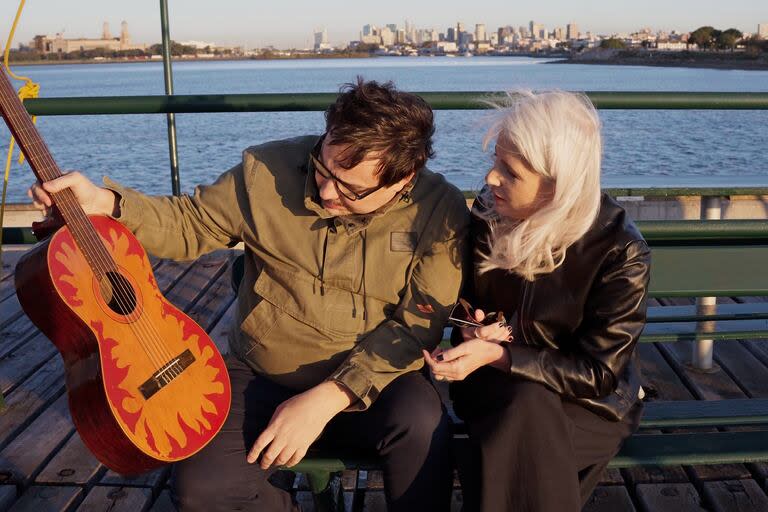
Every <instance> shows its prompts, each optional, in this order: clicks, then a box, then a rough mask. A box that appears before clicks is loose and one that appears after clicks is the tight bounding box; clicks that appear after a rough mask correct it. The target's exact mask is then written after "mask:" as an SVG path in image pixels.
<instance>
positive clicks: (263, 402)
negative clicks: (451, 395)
mask: <svg viewBox="0 0 768 512" xmlns="http://www.w3.org/2000/svg"><path fill="white" fill-rule="evenodd" d="M433 133H434V126H433V116H432V111H431V110H430V108H429V107H428V105H427V104H426V103H425V102H424V101H423V100H422V99H420V98H419V97H417V96H414V95H411V94H407V93H403V92H399V91H397V90H396V89H395V88H394V86H393V85H392V84H390V83H388V84H383V85H381V84H378V83H376V82H364V81H363V80H362V79H358V81H357V83H356V84H348V85H347V86H346V87H345V88H343V89H342V92H341V94H340V95H339V96H338V99H337V100H336V102H335V103H334V104H333V105H331V106H330V107H329V108H328V110H327V111H326V133H325V134H324V135H323V136H322V137H317V136H306V137H299V138H295V139H289V140H282V141H274V142H268V143H266V144H262V145H259V146H254V147H251V148H248V149H246V150H245V151H244V152H243V160H242V163H241V164H239V165H237V166H235V167H234V168H232V169H230V170H229V171H227V172H226V173H224V174H223V175H221V176H220V177H219V178H218V180H217V181H216V182H215V183H214V184H212V185H208V186H200V187H198V188H197V189H196V191H195V194H194V196H182V197H147V196H145V195H143V194H140V193H138V192H136V191H134V190H130V189H127V188H124V187H122V186H120V185H118V184H116V183H114V182H111V181H109V180H108V179H105V184H106V188H99V187H97V186H95V185H93V184H92V183H90V182H89V181H88V180H87V179H86V178H85V177H83V176H82V175H81V174H79V173H70V174H67V175H65V176H63V177H62V178H59V179H57V180H55V181H52V182H48V183H46V184H45V185H44V186H43V187H40V186H37V185H34V186H33V187H32V188H31V189H30V195H31V196H32V197H33V199H34V201H35V204H36V205H38V207H40V208H47V207H50V206H51V201H50V197H49V196H48V194H47V193H46V191H47V192H57V191H59V190H61V189H63V188H66V187H71V188H72V190H73V192H74V193H75V195H76V196H77V198H78V200H79V201H80V202H81V203H82V204H83V207H84V209H85V210H86V212H87V213H101V214H107V215H111V216H113V217H114V218H116V219H118V220H120V221H121V222H123V223H124V224H125V225H126V226H127V227H128V228H129V229H131V230H132V231H133V232H134V233H135V234H136V236H137V237H138V238H139V240H140V241H141V242H142V243H143V244H144V246H145V248H146V249H147V250H148V251H149V252H151V253H153V254H155V255H157V256H160V257H165V258H175V259H190V258H196V257H198V256H200V255H201V254H204V253H206V252H209V251H212V250H215V249H219V248H223V247H231V246H233V245H234V244H236V243H237V242H239V241H242V242H244V246H245V264H244V276H243V280H242V283H241V285H240V286H239V290H238V311H237V326H238V327H239V328H237V329H233V330H232V334H231V336H230V340H229V341H230V347H231V351H232V353H233V354H234V356H235V357H231V358H230V360H229V361H228V369H229V372H230V378H231V381H232V394H233V396H232V407H231V410H230V414H229V417H228V419H227V421H226V423H225V425H224V427H223V429H222V431H221V432H220V433H219V434H218V435H217V436H216V438H215V439H214V440H213V441H212V442H211V443H210V444H209V445H208V446H207V447H206V448H204V449H203V450H202V451H201V452H199V453H198V454H196V455H195V456H193V457H192V458H190V459H188V460H186V461H184V462H182V463H180V464H179V465H177V467H176V470H175V476H174V497H175V500H176V501H177V502H178V505H179V506H180V507H181V508H182V509H183V510H206V511H209V510H270V511H271V510H290V509H294V508H295V507H296V505H295V503H293V502H292V499H291V496H290V495H289V493H287V492H285V491H283V490H281V489H278V488H277V487H275V486H273V485H271V484H270V483H269V478H270V477H271V475H272V474H273V473H274V471H275V470H276V468H277V467H279V466H288V467H290V466H293V465H295V464H297V463H298V462H299V461H300V460H301V459H302V458H303V457H304V455H305V454H306V452H307V449H308V448H309V447H310V445H312V444H313V443H314V442H315V441H316V440H317V442H316V443H315V446H324V447H331V448H332V447H343V448H346V449H350V448H353V449H357V450H364V451H369V452H371V453H375V454H378V455H379V456H380V457H381V460H382V465H383V469H384V483H385V493H386V497H387V502H388V505H389V508H390V509H391V510H446V509H447V508H448V505H449V500H450V488H451V481H452V471H451V465H450V454H449V448H448V443H449V437H450V436H449V428H448V425H449V424H448V420H447V417H446V414H445V410H444V408H443V406H442V403H441V402H440V399H439V396H438V394H437V392H436V391H435V389H434V388H433V387H432V385H431V383H430V382H429V380H428V377H426V376H425V375H426V374H425V372H423V371H420V369H421V368H422V349H426V350H428V351H431V350H432V349H434V348H435V346H436V345H437V343H438V342H439V340H440V339H441V336H442V329H443V325H444V323H445V320H446V318H447V316H448V310H449V307H450V305H451V304H452V303H453V302H454V300H455V298H456V296H457V294H458V291H459V287H460V284H461V275H462V269H461V265H462V261H463V260H464V258H463V256H464V255H463V251H464V242H465V241H464V237H465V231H466V229H467V225H468V221H469V214H468V211H467V209H466V206H465V202H464V198H463V197H462V195H461V193H460V192H459V191H458V190H457V189H456V188H455V187H453V186H452V185H449V184H448V183H447V182H446V181H445V180H444V178H443V177H442V176H440V175H437V174H434V173H432V172H431V171H429V170H428V169H426V168H425V167H424V165H425V163H426V161H427V160H428V159H429V158H430V157H431V156H433V152H432V141H431V138H432V135H433Z"/></svg>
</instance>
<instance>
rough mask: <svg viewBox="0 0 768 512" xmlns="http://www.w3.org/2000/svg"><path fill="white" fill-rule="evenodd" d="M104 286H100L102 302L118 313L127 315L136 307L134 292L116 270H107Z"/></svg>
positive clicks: (126, 280)
mask: <svg viewBox="0 0 768 512" xmlns="http://www.w3.org/2000/svg"><path fill="white" fill-rule="evenodd" d="M107 281H108V282H107V283H106V286H103V285H102V287H101V289H102V290H101V293H102V296H103V298H104V302H106V303H107V305H108V306H109V309H111V310H112V311H114V312H115V313H117V314H119V315H129V314H131V313H133V311H134V310H135V309H136V292H135V291H134V290H133V287H132V286H131V283H130V282H129V281H128V279H126V278H125V277H123V276H122V275H121V274H118V273H117V272H107Z"/></svg>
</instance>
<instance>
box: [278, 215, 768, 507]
mask: <svg viewBox="0 0 768 512" xmlns="http://www.w3.org/2000/svg"><path fill="white" fill-rule="evenodd" d="M638 226H639V227H640V229H641V231H642V232H643V235H644V236H645V237H646V240H648V242H649V245H650V246H651V252H652V266H651V284H650V289H649V296H650V297H654V298H663V297H740V296H768V271H767V270H768V269H767V268H766V267H768V265H766V262H768V221H717V222H711V221H710V222H707V221H672V222H670V221H665V222H638ZM761 338H768V303H755V304H752V303H748V304H718V305H717V306H701V305H699V306H694V305H691V306H658V307H651V308H649V311H648V323H647V326H646V329H645V330H644V332H643V334H642V336H641V338H640V342H643V343H652V342H674V341H684V340H701V339H707V340H722V341H725V340H736V339H761ZM444 342H445V340H444ZM743 425H768V400H762V399H743V400H716V401H700V400H690V401H673V402H665V401H659V402H648V403H646V406H645V411H644V414H643V418H642V421H641V430H640V431H639V432H638V433H637V434H636V435H634V436H632V437H631V438H629V439H628V440H627V441H626V442H625V444H624V446H623V447H622V449H621V451H620V452H619V454H618V455H617V456H616V457H615V458H614V459H613V460H612V461H611V463H610V465H609V467H613V468H626V467H633V466H641V465H661V466H668V465H706V464H724V463H748V462H758V461H768V432H766V431H749V432H705V433H684V434H657V433H645V432H644V430H647V429H660V428H665V429H670V428H686V427H728V426H743ZM465 440H466V435H465V433H464V432H463V425H461V424H460V423H458V424H457V425H456V431H455V434H454V441H455V448H456V449H458V450H461V445H462V444H463V443H464V442H465ZM376 467H377V462H376V461H375V460H372V459H370V458H365V457H360V456H359V455H356V454H354V453H347V454H340V453H333V454H329V453H323V452H313V451H310V453H309V454H308V456H307V457H306V458H305V459H304V460H303V461H302V462H301V463H299V464H298V465H297V466H295V467H294V468H292V469H293V470H294V471H297V472H300V473H303V474H305V475H306V476H307V480H308V483H309V486H310V489H311V491H312V492H313V494H314V498H315V504H316V506H317V509H318V510H340V507H341V504H342V503H343V499H342V497H341V494H340V493H341V492H342V489H341V487H340V484H339V482H338V480H336V481H335V482H334V480H333V479H332V476H333V475H334V474H337V473H339V472H341V471H343V470H345V469H375V468H376Z"/></svg>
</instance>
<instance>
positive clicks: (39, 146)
mask: <svg viewBox="0 0 768 512" xmlns="http://www.w3.org/2000/svg"><path fill="white" fill-rule="evenodd" d="M0 113H2V116H3V119H5V123H6V124H7V125H8V129H9V130H10V131H11V134H12V135H13V138H14V139H16V142H17V143H18V144H19V147H20V148H21V150H22V152H24V156H25V157H26V158H27V160H28V161H29V165H30V167H32V170H33V171H34V173H35V176H37V179H38V180H39V181H40V182H46V181H50V180H53V179H56V178H58V177H59V176H61V175H62V174H61V170H60V169H59V166H58V165H56V161H55V160H54V159H53V155H51V152H50V150H49V149H48V146H47V145H46V143H45V141H44V140H43V138H42V137H41V136H40V132H39V131H38V130H37V127H35V125H34V123H33V122H32V118H30V117H29V113H28V112H27V110H26V109H25V108H24V105H23V104H22V103H21V100H20V99H19V97H18V96H17V95H16V91H14V89H13V86H12V85H11V81H10V80H9V79H8V76H7V75H6V73H5V71H0ZM51 197H52V198H53V201H54V203H55V204H56V206H57V207H58V208H59V211H60V212H61V216H62V217H63V218H64V221H65V222H66V224H67V226H68V227H69V230H70V232H71V233H72V236H73V238H74V239H75V242H76V243H77V245H78V247H79V248H80V251H81V252H82V253H83V256H85V258H86V260H88V263H89V264H90V266H91V269H92V270H93V271H94V273H95V274H96V276H97V278H98V279H99V280H101V278H103V277H104V275H105V274H106V273H107V272H110V271H114V270H115V269H116V268H117V264H116V263H115V261H114V259H113V258H112V256H111V255H110V254H109V251H107V249H106V247H104V244H103V242H102V241H101V238H99V235H98V234H97V233H96V230H95V229H94V227H93V224H91V221H90V220H89V219H88V216H87V215H86V214H85V212H84V211H83V209H82V208H81V207H80V204H78V202H77V200H76V199H75V196H74V194H73V193H72V191H71V190H69V189H66V190H62V191H61V192H56V193H53V194H51Z"/></svg>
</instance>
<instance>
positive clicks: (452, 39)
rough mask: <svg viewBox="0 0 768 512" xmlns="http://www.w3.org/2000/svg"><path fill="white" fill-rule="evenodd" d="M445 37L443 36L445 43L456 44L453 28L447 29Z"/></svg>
mask: <svg viewBox="0 0 768 512" xmlns="http://www.w3.org/2000/svg"><path fill="white" fill-rule="evenodd" d="M446 32H447V35H446V36H445V39H446V41H448V42H451V43H455V42H456V29H455V28H454V27H448V30H447V31H446Z"/></svg>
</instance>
